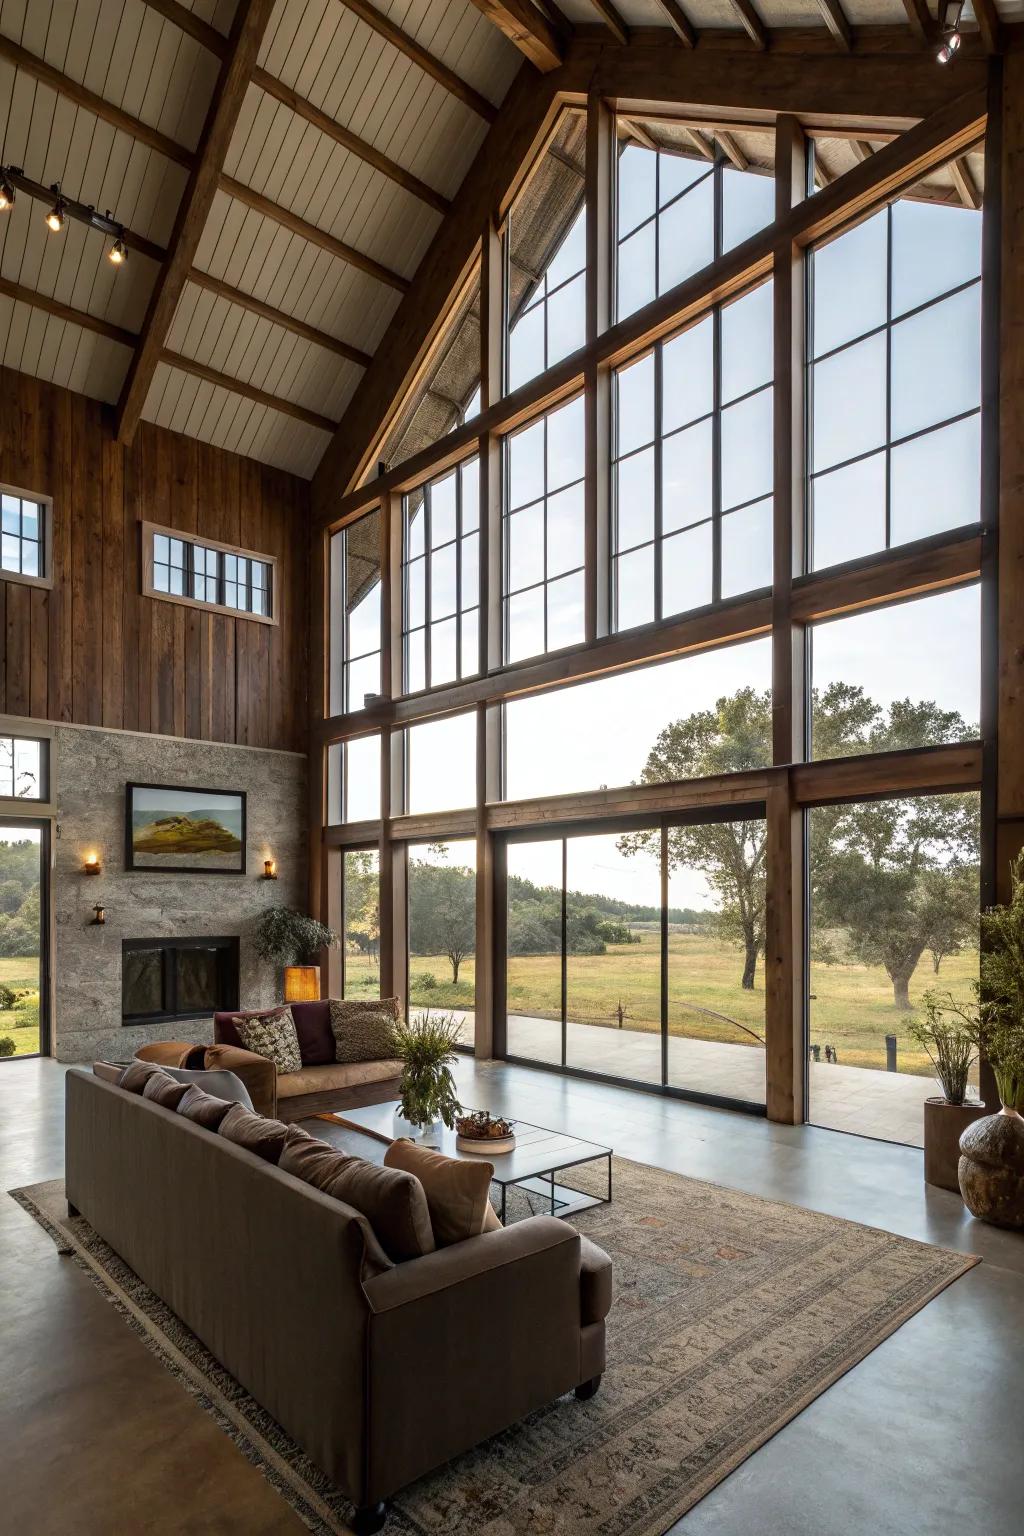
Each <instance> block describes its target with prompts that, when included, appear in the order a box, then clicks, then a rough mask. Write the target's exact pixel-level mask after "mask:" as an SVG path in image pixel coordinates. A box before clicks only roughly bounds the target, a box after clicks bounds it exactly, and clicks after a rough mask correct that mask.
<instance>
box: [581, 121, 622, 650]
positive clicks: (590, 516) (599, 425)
mask: <svg viewBox="0 0 1024 1536" xmlns="http://www.w3.org/2000/svg"><path fill="white" fill-rule="evenodd" d="M614 180H615V114H614V112H612V110H611V108H610V107H609V106H608V104H607V103H606V102H605V101H604V100H603V99H602V98H601V97H600V96H598V95H591V96H590V97H589V98H588V101H587V163H586V191H585V196H586V212H587V277H586V283H587V331H586V337H587V344H588V346H590V345H592V344H593V343H594V342H596V340H597V338H598V337H599V336H602V335H603V334H604V332H605V331H606V330H607V329H608V327H609V325H610V324H611V319H612V290H613V269H612V241H613V233H614V224H613V209H612V197H613V189H614ZM583 409H584V418H585V426H584V433H585V463H586V483H585V486H584V518H585V534H584V545H585V572H584V592H585V619H584V633H585V635H586V638H587V640H588V641H590V640H594V639H596V638H597V637H598V636H599V635H606V634H607V633H608V626H609V611H608V610H609V595H610V581H609V564H608V561H609V555H608V542H609V541H608V532H609V511H610V505H611V453H610V443H611V371H610V369H609V368H608V367H607V366H606V365H604V366H602V365H600V364H599V363H598V362H597V361H596V360H595V359H592V360H591V361H589V362H588V364H587V367H586V369H585V372H584V406H583Z"/></svg>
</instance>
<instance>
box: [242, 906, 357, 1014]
mask: <svg viewBox="0 0 1024 1536" xmlns="http://www.w3.org/2000/svg"><path fill="white" fill-rule="evenodd" d="M337 942H338V935H337V934H336V933H333V932H332V931H331V929H330V928H328V927H326V926H325V925H324V924H323V923H320V922H318V921H317V920H316V918H315V917H308V916H307V915H306V913H304V912H296V911H295V909H294V908H293V907H268V908H267V910H266V912H263V913H261V914H260V916H259V918H258V919H257V921H256V927H255V931H254V933H253V949H255V951H256V953H257V954H258V955H259V957H260V959H261V960H268V961H270V962H271V963H272V964H277V965H280V966H283V967H284V1000H285V1002H286V1003H309V1002H316V1000H317V998H319V996H320V966H319V964H318V963H317V962H318V958H319V955H320V951H321V950H323V949H331V948H333V946H334V945H335V944H337Z"/></svg>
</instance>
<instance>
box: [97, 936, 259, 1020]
mask: <svg viewBox="0 0 1024 1536" xmlns="http://www.w3.org/2000/svg"><path fill="white" fill-rule="evenodd" d="M237 1007H238V939H237V938H201V939H124V940H123V941H122V946H121V1023H122V1024H159V1023H163V1022H164V1021H165V1020H169V1019H202V1018H209V1016H210V1014H211V1013H215V1012H218V1011H221V1010H224V1009H229V1008H237Z"/></svg>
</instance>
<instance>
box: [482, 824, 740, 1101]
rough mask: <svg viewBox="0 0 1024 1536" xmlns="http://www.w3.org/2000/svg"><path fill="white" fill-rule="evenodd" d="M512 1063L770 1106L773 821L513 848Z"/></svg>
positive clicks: (516, 842) (665, 827)
mask: <svg viewBox="0 0 1024 1536" xmlns="http://www.w3.org/2000/svg"><path fill="white" fill-rule="evenodd" d="M505 868H506V921H505V972H504V988H505V1053H506V1055H508V1056H509V1057H514V1058H517V1059H520V1060H524V1061H535V1062H540V1063H544V1064H546V1065H550V1066H556V1067H563V1068H566V1069H567V1070H569V1071H573V1072H584V1073H587V1074H592V1075H595V1076H600V1077H608V1078H614V1079H616V1080H619V1081H626V1082H636V1083H641V1084H646V1085H652V1086H657V1087H662V1088H667V1089H670V1090H674V1091H676V1092H679V1093H683V1094H686V1095H694V1096H697V1097H700V1098H708V1099H712V1100H720V1101H725V1102H728V1103H731V1104H741V1105H749V1106H754V1107H760V1106H763V1104H764V1102H765V1057H764V901H765V894H764V893H765V884H764V820H763V818H762V816H761V815H759V814H756V815H754V816H751V817H748V818H746V819H744V820H742V821H726V820H724V819H715V820H705V821H703V822H700V823H693V822H685V823H681V822H669V821H665V822H659V823H657V824H652V825H646V826H639V827H638V826H636V825H635V824H631V825H628V826H622V825H619V826H609V827H607V828H603V827H602V828H601V829H600V830H597V831H594V830H593V829H591V828H588V829H587V830H586V831H583V832H579V833H577V832H571V831H567V832H566V834H565V835H564V836H557V837H551V836H550V835H548V836H546V837H543V838H536V839H534V838H530V837H527V836H526V835H525V834H524V835H522V836H516V837H515V838H510V840H509V841H508V843H507V845H506V849H505Z"/></svg>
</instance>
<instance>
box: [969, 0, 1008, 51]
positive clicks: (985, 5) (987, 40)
mask: <svg viewBox="0 0 1024 1536" xmlns="http://www.w3.org/2000/svg"><path fill="white" fill-rule="evenodd" d="M971 4H972V7H973V9H974V19H975V21H976V22H977V23H978V31H979V32H980V33H981V40H982V42H983V43H984V44H985V52H986V53H1001V52H1002V50H1003V46H1004V44H1005V41H1006V40H1005V37H1004V36H1003V24H1002V22H1001V21H1000V19H999V13H998V12H997V10H996V7H995V0H971Z"/></svg>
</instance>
